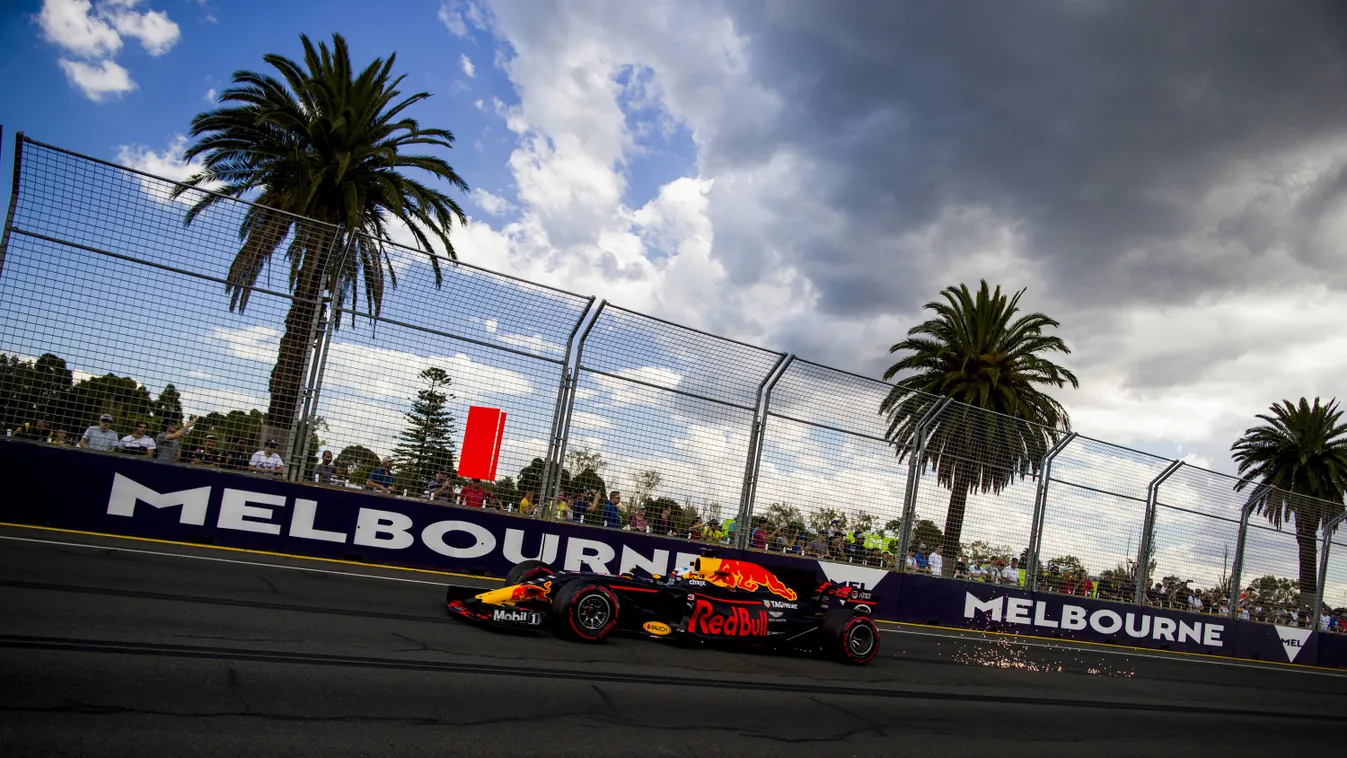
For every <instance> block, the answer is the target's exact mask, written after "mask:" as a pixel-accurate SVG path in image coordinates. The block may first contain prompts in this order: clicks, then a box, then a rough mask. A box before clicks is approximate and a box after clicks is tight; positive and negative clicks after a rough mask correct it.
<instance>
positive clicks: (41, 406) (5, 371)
mask: <svg viewBox="0 0 1347 758" xmlns="http://www.w3.org/2000/svg"><path fill="white" fill-rule="evenodd" d="M72 383H73V378H72V374H71V371H70V369H69V368H67V367H66V363H65V361H64V360H62V359H61V358H58V357H56V356H55V355H52V354H51V353H43V354H42V355H41V356H39V357H38V359H37V360H36V361H25V360H23V359H21V358H19V357H18V356H6V355H3V354H0V424H3V426H4V428H7V429H8V428H16V427H18V426H20V425H22V424H25V423H31V422H33V421H36V420H37V419H47V420H48V421H50V422H51V423H52V427H53V428H57V427H59V428H62V429H65V430H66V431H67V432H75V431H77V430H78V431H79V432H83V431H84V427H85V426H87V425H88V424H87V423H86V420H85V419H82V418H80V419H76V418H72V417H71V409H70V407H69V400H70V398H69V395H70V388H71V385H72Z"/></svg>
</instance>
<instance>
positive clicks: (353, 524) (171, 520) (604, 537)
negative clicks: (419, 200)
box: [0, 440, 1347, 668]
mask: <svg viewBox="0 0 1347 758" xmlns="http://www.w3.org/2000/svg"><path fill="white" fill-rule="evenodd" d="M0 473H2V474H3V476H2V478H0V481H4V482H5V483H6V486H5V496H4V497H3V498H0V521H5V522H9V523H17V524H29V525H38V526H51V527H57V528H63V529H74V530H80V531H89V532H100V533H107V534H120V535H129V536H136V537H149V538H155V539H164V540H173V541H178V542H196V543H203V544H212V545H221V546H227V547H237V548H245V549H252V550H264V551H270V552H277V553H289V554H294V555H303V556H312V557H317V558H333V559H342V560H354V561H361V562H366V563H372V564H385V565H396V566H406V567H411V568H422V569H432V570H437V571H449V572H455V573H465V574H477V575H484V576H495V577H501V576H504V575H505V574H506V573H507V572H508V571H509V569H510V567H511V566H513V565H514V564H516V563H518V562H519V561H523V560H528V559H542V560H545V561H547V562H549V563H552V564H554V565H556V566H558V567H560V568H563V569H571V570H591V571H599V572H604V573H622V572H626V571H630V570H632V569H634V568H637V567H640V568H643V569H645V570H647V571H649V572H651V573H655V574H664V573H667V572H668V571H669V570H670V569H673V568H678V567H681V566H686V565H688V564H689V563H691V561H692V560H693V559H694V558H696V557H697V555H698V553H699V550H700V549H701V548H702V547H703V546H701V545H699V544H698V543H693V542H685V541H682V540H675V539H670V538H665V537H656V536H652V535H647V534H641V533H634V532H626V531H621V530H616V529H604V528H600V527H591V526H582V525H578V524H564V523H563V524H559V523H548V522H543V521H538V520H536V519H532V518H526V517H522V516H517V515H511V514H506V513H500V512H495V511H484V510H480V509H472V508H459V507H453V506H445V505H436V504H434V503H429V502H425V501H421V500H409V499H403V498H389V497H382V496H375V495H371V494H369V493H366V492H363V491H360V490H351V489H338V488H331V487H319V486H317V485H306V484H289V483H286V482H278V481H273V480H269V479H262V478H258V477H253V476H248V475H244V474H236V473H228V472H221V471H215V470H208V469H200V468H192V467H187V466H169V465H163V464H158V463H152V462H150V461H145V460H138V459H135V458H127V457H122V456H116V455H110V454H105V453H93V452H88V451H83V450H76V449H70V448H56V447H50V446H45V445H37V444H31V443H25V442H18V441H13V440H3V441H0ZM716 554H717V555H718V556H720V557H723V558H732V559H741V560H749V561H753V562H755V563H758V564H761V565H762V566H764V567H766V568H767V569H769V570H771V571H772V572H774V573H775V574H776V575H777V576H778V577H779V578H780V579H782V581H784V582H785V583H786V584H788V585H790V586H791V587H793V588H794V589H796V590H797V591H800V592H808V591H809V590H810V589H812V588H813V586H816V585H817V583H818V582H819V581H822V580H823V579H824V578H827V579H830V580H832V581H835V582H840V583H845V584H851V585H854V586H859V587H863V588H865V589H869V590H872V591H874V592H875V593H876V594H877V595H878V602H877V604H876V607H875V609H874V612H875V616H876V617H877V618H880V619H885V620H890V621H900V622H906V623H916V624H930V625H935V626H944V627H953V628H963V629H973V630H983V631H993V632H1003V633H1010V634H1031V635H1035V636H1044V637H1057V638H1061V639H1069V640H1076V641H1083V642H1097V643H1106V644H1116V645H1126V646H1131V647H1141V648H1152V649H1163V650H1176V651H1184V652H1194V653H1206V654H1210V655H1220V656H1229V657H1236V658H1246V659H1255V660H1265V661H1280V662H1289V661H1294V662H1295V663H1301V664H1310V665H1320V666H1327V667H1334V668H1347V638H1344V637H1343V636H1341V635H1326V634H1320V633H1311V632H1310V630H1308V629H1291V628H1285V627H1274V626H1269V625H1266V624H1254V623H1250V622H1239V621H1231V620H1229V619H1223V618H1218V617H1215V616H1207V615H1200V614H1191V613H1181V612H1175V611H1166V610H1160V609H1156V608H1139V607H1137V606H1130V605H1123V604H1120V603H1113V602H1107V601H1101V600H1094V599H1089V598H1080V597H1070V596H1062V595H1055V594H1050V593H1030V592H1026V591H1024V590H1019V589H1015V588H1008V587H1004V586H998V585H990V584H981V583H977V582H964V581H957V580H949V579H939V578H935V577H930V576H922V575H911V574H895V573H892V572H888V571H885V570H882V569H876V568H867V567H861V566H852V565H847V564H837V563H831V562H826V561H818V560H813V559H804V558H796V557H793V556H783V555H779V554H772V553H759V552H749V551H740V550H734V549H730V548H723V547H719V546H717V547H716Z"/></svg>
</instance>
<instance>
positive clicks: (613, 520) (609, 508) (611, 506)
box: [603, 490, 622, 529]
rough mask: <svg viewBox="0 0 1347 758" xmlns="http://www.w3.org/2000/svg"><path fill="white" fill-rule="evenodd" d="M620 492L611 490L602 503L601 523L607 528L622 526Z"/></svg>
mask: <svg viewBox="0 0 1347 758" xmlns="http://www.w3.org/2000/svg"><path fill="white" fill-rule="evenodd" d="M621 506H622V493H621V492H618V491H617V490H613V491H612V492H609V493H608V499H607V500H606V501H604V504H603V525H604V526H605V527H607V528H609V529H621V528H622V511H620V510H619V508H620V507H621Z"/></svg>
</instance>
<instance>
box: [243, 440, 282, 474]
mask: <svg viewBox="0 0 1347 758" xmlns="http://www.w3.org/2000/svg"><path fill="white" fill-rule="evenodd" d="M276 448H277V445H276V440H267V441H266V444H265V445H263V446H262V449H261V450H258V451H257V452H255V453H253V457H252V458H249V459H248V470H249V471H252V472H253V473H256V474H268V475H270V476H277V475H279V474H282V473H284V472H285V461H283V460H281V454H280V453H278V452H276Z"/></svg>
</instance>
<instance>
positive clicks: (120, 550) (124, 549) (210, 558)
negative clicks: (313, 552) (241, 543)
mask: <svg viewBox="0 0 1347 758" xmlns="http://www.w3.org/2000/svg"><path fill="white" fill-rule="evenodd" d="M0 540H13V541H15V542H36V543H38V544H40V545H61V546H63V547H83V548H89V549H91V550H112V551H115V552H118V553H140V554H142V555H161V556H164V557H166V558H187V559H190V560H194V561H213V562H215V563H233V564H237V565H239V566H260V567H262V568H275V569H288V570H290V571H304V572H308V573H316V574H337V575H340V576H356V577H360V578H362V579H382V580H384V581H387V582H406V583H408V584H431V585H435V586H436V587H443V586H445V585H447V584H452V582H431V581H427V580H425V579H407V578H405V577H400V576H382V575H379V574H358V573H356V572H354V571H333V570H332V569H320V568H310V567H308V566H287V565H285V564H283V563H262V562H260V561H240V560H238V559H235V558H216V557H215V556H211V555H187V554H185V553H166V552H163V551H161V550H141V549H138V548H130V547H110V546H108V545H90V544H88V543H84V542H61V541H59V540H42V539H32V538H30V537H11V536H9V535H0ZM297 560H303V559H302V558H301V559H297Z"/></svg>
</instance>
